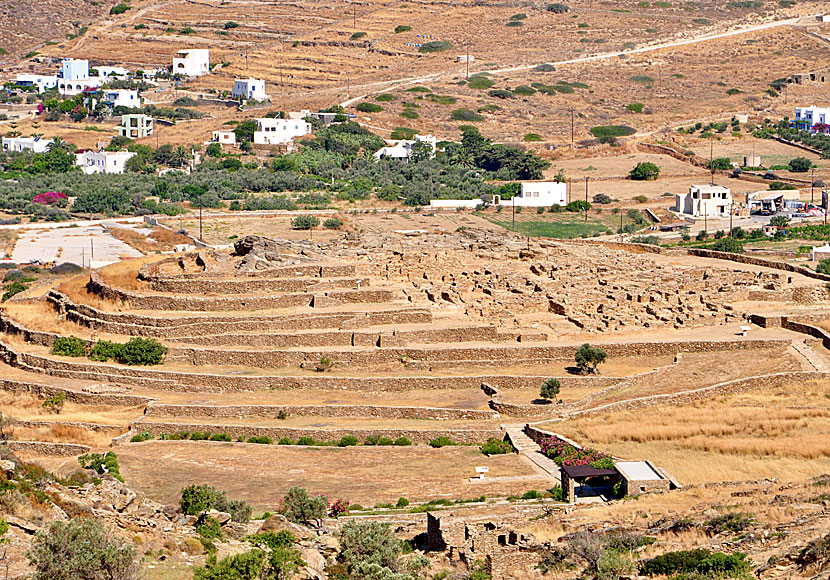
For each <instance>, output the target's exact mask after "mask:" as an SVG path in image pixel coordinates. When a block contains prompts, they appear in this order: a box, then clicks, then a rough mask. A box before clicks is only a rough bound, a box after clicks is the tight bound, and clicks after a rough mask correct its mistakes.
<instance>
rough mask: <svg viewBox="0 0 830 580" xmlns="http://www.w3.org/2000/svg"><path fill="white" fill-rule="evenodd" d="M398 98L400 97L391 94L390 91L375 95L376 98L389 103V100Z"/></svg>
mask: <svg viewBox="0 0 830 580" xmlns="http://www.w3.org/2000/svg"><path fill="white" fill-rule="evenodd" d="M397 98H398V97H396V96H395V95H391V94H389V93H381V94H380V95H378V96H377V97H375V100H376V101H380V102H381V103H388V102H389V101H394V100H395V99H397Z"/></svg>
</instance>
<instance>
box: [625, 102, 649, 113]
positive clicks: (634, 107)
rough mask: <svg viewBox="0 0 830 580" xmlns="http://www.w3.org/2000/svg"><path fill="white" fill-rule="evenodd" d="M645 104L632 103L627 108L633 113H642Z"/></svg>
mask: <svg viewBox="0 0 830 580" xmlns="http://www.w3.org/2000/svg"><path fill="white" fill-rule="evenodd" d="M644 108H645V105H644V104H643V103H631V104H630V105H628V107H627V109H628V110H629V111H631V112H632V113H642V112H643V109H644Z"/></svg>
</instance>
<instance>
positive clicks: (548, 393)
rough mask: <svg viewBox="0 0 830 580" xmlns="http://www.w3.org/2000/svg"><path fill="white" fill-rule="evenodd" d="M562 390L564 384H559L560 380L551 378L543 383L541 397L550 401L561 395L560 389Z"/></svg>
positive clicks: (540, 391)
mask: <svg viewBox="0 0 830 580" xmlns="http://www.w3.org/2000/svg"><path fill="white" fill-rule="evenodd" d="M561 388H562V384H561V383H560V382H559V379H554V378H550V379H548V380H546V381H545V382H544V383H542V388H541V389H540V390H539V396H540V397H542V398H543V399H547V400H549V401H550V400H552V399H555V398H556V397H557V396H558V395H559V389H561Z"/></svg>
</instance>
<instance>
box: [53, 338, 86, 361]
mask: <svg viewBox="0 0 830 580" xmlns="http://www.w3.org/2000/svg"><path fill="white" fill-rule="evenodd" d="M50 352H51V353H52V354H56V355H59V356H74V357H78V356H86V342H84V341H83V340H82V339H80V338H78V337H76V336H59V337H57V338H56V339H55V342H54V343H53V344H52V350H51V351H50Z"/></svg>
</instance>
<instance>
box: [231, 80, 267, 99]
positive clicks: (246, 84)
mask: <svg viewBox="0 0 830 580" xmlns="http://www.w3.org/2000/svg"><path fill="white" fill-rule="evenodd" d="M231 96H233V97H234V98H235V99H248V100H255V101H267V100H268V95H267V94H266V93H265V81H263V80H260V79H235V80H234V81H233V90H232V91H231Z"/></svg>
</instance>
